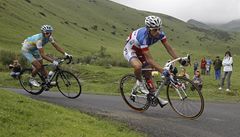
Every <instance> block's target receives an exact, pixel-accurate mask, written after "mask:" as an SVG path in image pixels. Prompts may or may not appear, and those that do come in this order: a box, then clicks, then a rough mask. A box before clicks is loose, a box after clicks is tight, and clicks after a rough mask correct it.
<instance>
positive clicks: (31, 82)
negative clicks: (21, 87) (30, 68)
mask: <svg viewBox="0 0 240 137" xmlns="http://www.w3.org/2000/svg"><path fill="white" fill-rule="evenodd" d="M29 83H30V84H32V85H33V86H34V87H40V84H39V83H38V82H37V81H36V80H35V79H34V78H30V79H29Z"/></svg>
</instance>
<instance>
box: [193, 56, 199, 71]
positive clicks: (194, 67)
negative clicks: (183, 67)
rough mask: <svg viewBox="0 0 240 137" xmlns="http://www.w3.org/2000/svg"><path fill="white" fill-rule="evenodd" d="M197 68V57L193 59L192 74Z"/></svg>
mask: <svg viewBox="0 0 240 137" xmlns="http://www.w3.org/2000/svg"><path fill="white" fill-rule="evenodd" d="M197 69H198V61H197V59H195V61H194V63H193V74H195V71H196V70H197Z"/></svg>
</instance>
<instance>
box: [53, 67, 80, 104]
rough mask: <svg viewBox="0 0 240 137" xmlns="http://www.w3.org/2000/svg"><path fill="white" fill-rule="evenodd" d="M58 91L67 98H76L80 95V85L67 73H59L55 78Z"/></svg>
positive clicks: (73, 76)
mask: <svg viewBox="0 0 240 137" xmlns="http://www.w3.org/2000/svg"><path fill="white" fill-rule="evenodd" d="M56 82H57V88H58V90H59V91H60V92H61V93H62V94H63V95H64V96H65V97H67V98H71V99H74V98H77V97H78V96H80V94H81V91H82V89H81V84H80V81H79V80H78V78H77V77H76V76H75V75H74V74H72V73H71V72H68V71H60V72H59V73H58V74H57V77H56Z"/></svg>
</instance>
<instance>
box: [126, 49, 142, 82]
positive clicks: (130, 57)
mask: <svg viewBox="0 0 240 137" xmlns="http://www.w3.org/2000/svg"><path fill="white" fill-rule="evenodd" d="M123 55H124V58H125V59H126V60H127V61H128V62H129V63H130V64H131V66H132V67H133V68H134V74H135V76H136V78H137V80H139V81H140V82H141V81H142V77H141V76H142V70H141V69H142V62H141V61H140V60H139V59H138V57H137V55H136V51H134V50H133V49H131V48H130V47H129V45H126V46H125V48H124V50H123Z"/></svg>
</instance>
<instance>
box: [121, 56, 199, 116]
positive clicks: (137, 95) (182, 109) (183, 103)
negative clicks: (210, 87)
mask: <svg viewBox="0 0 240 137" xmlns="http://www.w3.org/2000/svg"><path fill="white" fill-rule="evenodd" d="M183 58H188V59H189V62H190V56H187V57H183ZM180 59H182V58H177V59H175V60H172V61H170V62H167V63H166V65H165V67H164V68H165V69H167V70H171V69H173V68H174V67H173V64H174V62H177V61H179V60H180ZM142 71H154V70H153V69H151V68H150V69H148V68H146V69H142ZM160 78H161V76H160ZM136 81H137V79H136V76H135V75H134V74H127V75H125V76H123V78H122V79H121V81H120V92H121V95H122V98H123V100H124V101H125V102H126V104H127V105H128V106H129V107H131V108H132V109H134V110H137V111H140V112H143V111H145V110H147V109H148V108H149V107H150V106H152V107H156V106H157V105H158V104H159V105H160V106H161V107H163V106H162V104H161V103H160V101H159V99H158V96H159V95H160V91H161V90H162V89H163V87H164V86H166V91H167V99H168V101H169V104H170V106H171V107H172V109H173V110H174V111H175V112H176V113H177V114H179V115H180V116H182V117H185V118H189V119H196V118H198V117H199V116H200V115H201V114H202V113H203V110H204V98H203V96H202V92H201V91H200V89H199V88H198V87H197V85H195V84H194V83H193V82H192V80H190V79H188V78H186V77H181V76H173V75H170V76H169V77H163V80H161V81H159V79H157V80H156V81H155V82H156V84H157V89H156V92H155V94H154V95H152V96H149V95H151V94H146V93H144V92H142V91H141V89H140V88H139V87H138V86H137V85H136ZM143 82H144V83H145V84H146V87H147V83H146V79H145V78H144V77H143Z"/></svg>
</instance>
